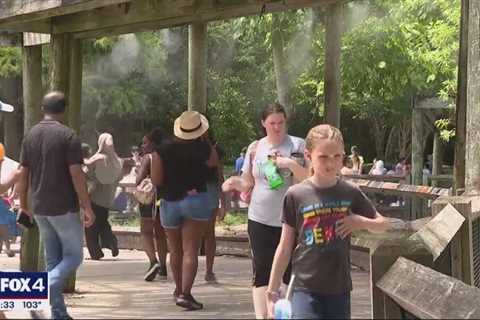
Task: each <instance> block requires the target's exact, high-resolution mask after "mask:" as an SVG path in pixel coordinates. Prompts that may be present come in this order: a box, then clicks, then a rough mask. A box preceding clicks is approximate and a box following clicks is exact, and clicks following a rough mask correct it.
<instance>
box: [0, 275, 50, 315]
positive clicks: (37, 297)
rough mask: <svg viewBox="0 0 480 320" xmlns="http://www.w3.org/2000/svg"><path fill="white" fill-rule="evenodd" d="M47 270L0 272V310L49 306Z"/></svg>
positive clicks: (23, 309) (31, 309)
mask: <svg viewBox="0 0 480 320" xmlns="http://www.w3.org/2000/svg"><path fill="white" fill-rule="evenodd" d="M49 296H50V290H49V286H48V273H47V272H0V310H2V311H33V310H44V309H48V308H49V307H50V303H49Z"/></svg>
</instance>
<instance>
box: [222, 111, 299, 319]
mask: <svg viewBox="0 0 480 320" xmlns="http://www.w3.org/2000/svg"><path fill="white" fill-rule="evenodd" d="M262 126H263V128H264V130H265V133H266V136H265V137H263V138H262V139H260V140H258V141H255V142H253V143H251V144H250V146H249V147H248V149H247V154H246V156H245V161H244V164H243V168H242V175H241V176H240V177H238V176H234V177H230V178H229V179H227V180H226V181H225V182H224V184H223V186H222V188H223V190H224V191H233V190H238V191H240V192H242V193H243V194H244V196H243V198H244V199H245V200H248V198H249V196H248V195H249V194H251V196H250V205H249V208H248V237H249V240H250V246H251V248H252V259H253V263H252V265H253V289H252V295H253V304H254V308H255V316H256V317H257V319H265V318H266V317H267V304H266V298H265V292H266V289H267V285H268V279H269V277H270V270H271V266H272V263H273V256H274V254H275V250H276V248H277V245H278V243H279V241H280V234H281V230H282V222H281V213H282V199H283V196H284V195H285V193H286V192H287V189H288V187H290V186H291V185H292V184H293V183H294V182H295V181H302V180H303V179H305V178H306V177H307V174H308V170H307V169H306V168H305V161H304V158H303V152H304V149H305V141H304V140H303V139H301V138H298V137H294V136H291V135H288V134H287V113H286V111H285V109H284V107H283V106H282V105H281V104H279V103H273V104H270V105H268V106H267V107H266V108H265V109H264V111H263V113H262ZM283 279H284V283H285V284H287V283H288V282H289V280H290V276H289V272H288V271H287V272H286V273H285V276H284V278H283Z"/></svg>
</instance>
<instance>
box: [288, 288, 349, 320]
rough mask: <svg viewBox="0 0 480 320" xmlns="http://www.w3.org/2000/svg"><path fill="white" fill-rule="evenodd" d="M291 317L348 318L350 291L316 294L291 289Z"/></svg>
mask: <svg viewBox="0 0 480 320" xmlns="http://www.w3.org/2000/svg"><path fill="white" fill-rule="evenodd" d="M292 318H293V319H350V292H345V293H343V294H332V295H329V294H317V293H314V292H309V291H306V290H302V289H297V290H295V289H294V290H293V296H292Z"/></svg>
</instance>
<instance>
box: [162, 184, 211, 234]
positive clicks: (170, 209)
mask: <svg viewBox="0 0 480 320" xmlns="http://www.w3.org/2000/svg"><path fill="white" fill-rule="evenodd" d="M212 213H213V211H212V209H211V208H210V206H209V200H208V194H207V192H202V193H199V194H196V195H191V196H186V197H185V198H183V199H182V200H179V201H167V200H162V202H161V203H160V221H161V222H162V226H163V227H164V228H166V229H176V228H179V227H180V226H181V225H182V222H183V220H184V219H191V220H197V221H208V220H210V218H211V217H212Z"/></svg>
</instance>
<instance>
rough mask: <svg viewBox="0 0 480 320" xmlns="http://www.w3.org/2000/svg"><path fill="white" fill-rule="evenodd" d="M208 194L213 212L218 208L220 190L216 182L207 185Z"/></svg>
mask: <svg viewBox="0 0 480 320" xmlns="http://www.w3.org/2000/svg"><path fill="white" fill-rule="evenodd" d="M207 193H208V202H209V204H208V206H209V208H210V209H211V210H214V209H217V208H218V205H219V204H218V200H219V198H220V196H219V189H218V185H217V184H216V183H215V182H209V183H207Z"/></svg>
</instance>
